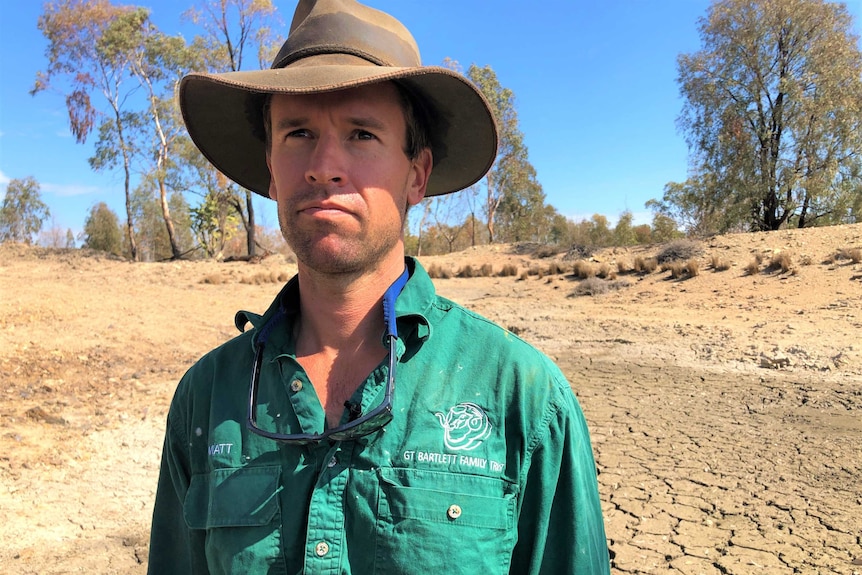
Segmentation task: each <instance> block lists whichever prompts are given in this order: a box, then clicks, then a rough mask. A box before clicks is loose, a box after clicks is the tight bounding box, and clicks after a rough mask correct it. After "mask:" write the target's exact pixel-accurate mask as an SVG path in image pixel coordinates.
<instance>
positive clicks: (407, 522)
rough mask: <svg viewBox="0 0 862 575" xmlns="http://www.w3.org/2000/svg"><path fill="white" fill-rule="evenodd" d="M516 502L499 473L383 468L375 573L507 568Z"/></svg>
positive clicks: (514, 532) (511, 543)
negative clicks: (496, 476)
mask: <svg viewBox="0 0 862 575" xmlns="http://www.w3.org/2000/svg"><path fill="white" fill-rule="evenodd" d="M515 504H516V499H515V494H514V492H513V489H512V488H510V486H508V485H507V484H506V483H505V482H503V481H502V480H499V479H493V478H488V477H477V476H471V475H462V474H454V473H444V472H430V471H420V470H405V469H381V470H380V493H379V497H378V510H377V512H378V513H377V514H378V520H377V557H376V561H375V563H376V568H375V573H380V574H384V573H404V574H406V573H423V574H424V573H437V572H440V573H444V572H448V573H453V572H459V569H464V568H468V569H469V572H471V573H483V574H493V573H507V572H508V564H509V560H510V558H511V554H512V548H513V547H514V544H515V535H516V520H515Z"/></svg>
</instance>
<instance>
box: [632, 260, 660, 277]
mask: <svg viewBox="0 0 862 575" xmlns="http://www.w3.org/2000/svg"><path fill="white" fill-rule="evenodd" d="M633 268H634V270H635V273H639V274H651V273H653V272H654V271H655V270H657V269H658V260H657V259H656V258H644V257H643V256H638V257H636V258H635V263H634V265H633Z"/></svg>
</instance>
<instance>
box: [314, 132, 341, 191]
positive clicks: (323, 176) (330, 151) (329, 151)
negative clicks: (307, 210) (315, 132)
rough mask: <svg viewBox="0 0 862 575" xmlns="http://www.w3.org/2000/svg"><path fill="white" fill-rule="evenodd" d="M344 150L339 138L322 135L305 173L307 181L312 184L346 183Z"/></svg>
mask: <svg viewBox="0 0 862 575" xmlns="http://www.w3.org/2000/svg"><path fill="white" fill-rule="evenodd" d="M344 160H345V158H344V149H343V147H342V145H341V141H340V140H339V138H338V137H337V136H329V135H322V136H320V137H319V138H318V139H317V141H316V142H315V145H314V150H313V151H312V153H311V158H310V159H309V163H308V168H307V169H306V171H305V179H306V181H307V182H308V183H310V184H328V183H331V182H332V183H341V182H343V181H344V175H345V165H344Z"/></svg>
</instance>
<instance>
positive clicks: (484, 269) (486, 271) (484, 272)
mask: <svg viewBox="0 0 862 575" xmlns="http://www.w3.org/2000/svg"><path fill="white" fill-rule="evenodd" d="M476 273H477V275H478V276H479V277H483V278H489V277H491V276H493V275H494V266H493V265H492V264H490V263H487V262H486V263H484V264H482V265H481V266H480V267H479V270H478V271H477V272H476Z"/></svg>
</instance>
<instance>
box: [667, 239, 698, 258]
mask: <svg viewBox="0 0 862 575" xmlns="http://www.w3.org/2000/svg"><path fill="white" fill-rule="evenodd" d="M700 253H701V249H700V245H698V243H697V242H694V241H692V240H674V241H672V242H670V243H669V244H667V245H666V246H665V247H664V249H663V250H662V251H661V252H659V254H658V255H657V256H656V259H657V260H658V263H660V264H663V263H665V262H672V261H680V260H682V261H685V260H689V259H691V258H693V257H696V256H699V255H700Z"/></svg>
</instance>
